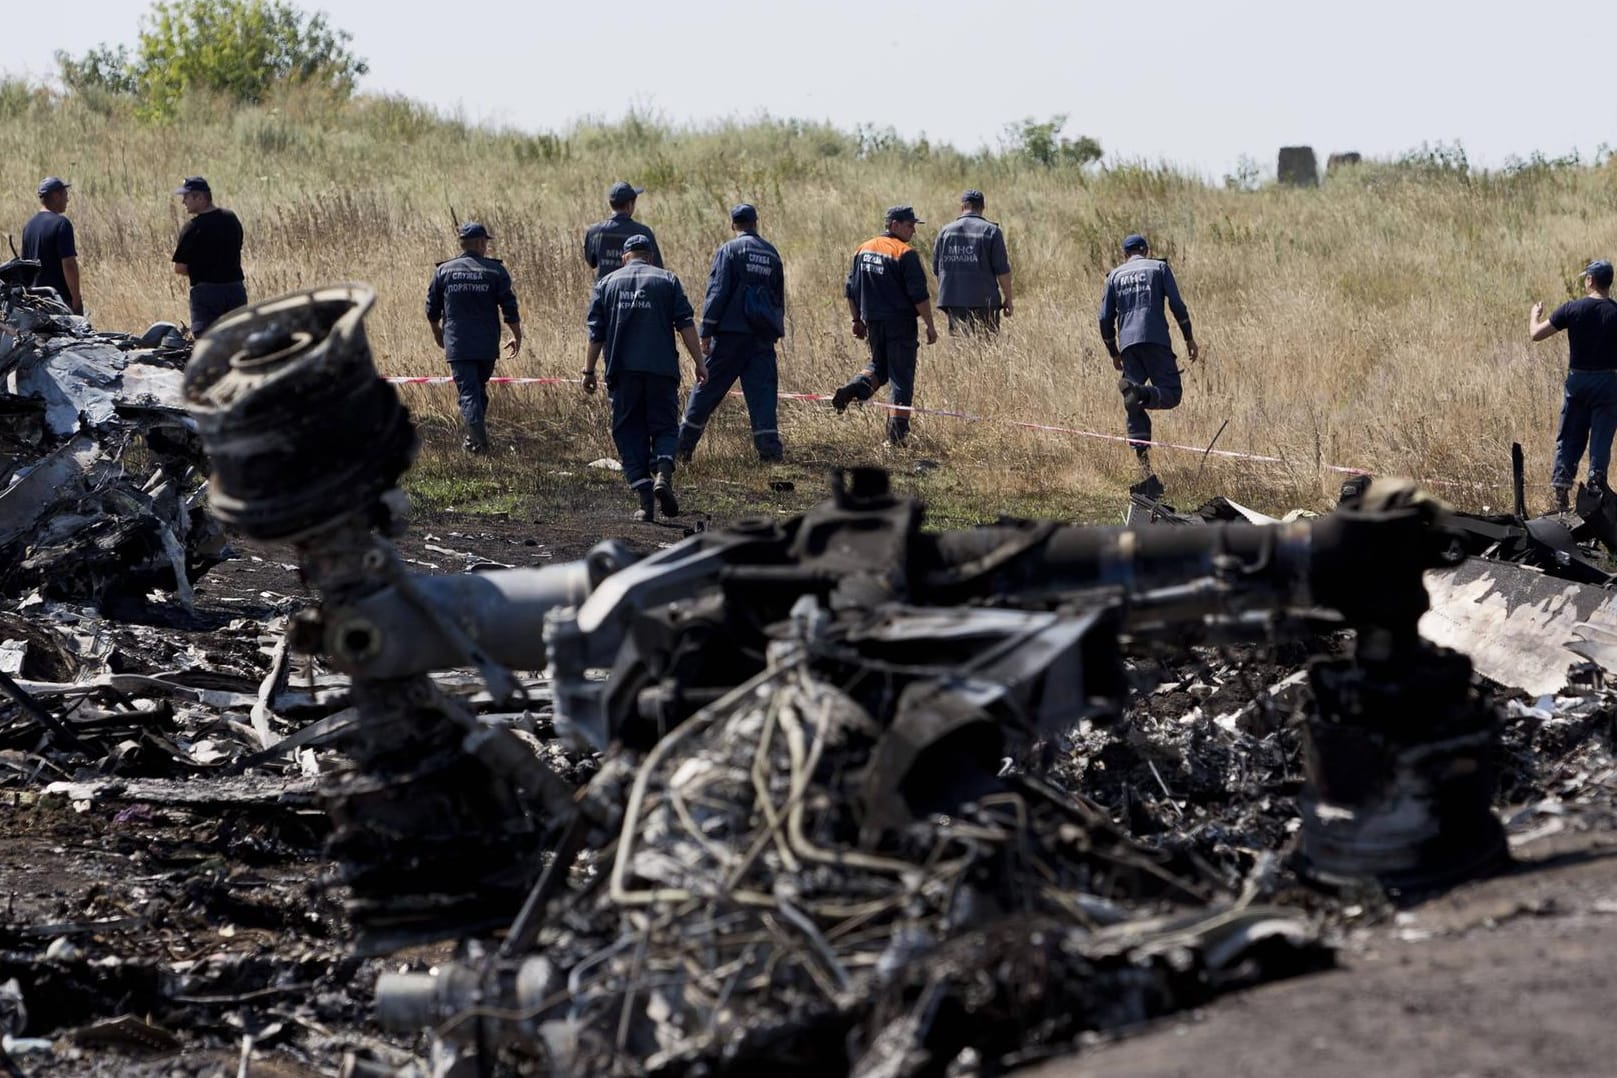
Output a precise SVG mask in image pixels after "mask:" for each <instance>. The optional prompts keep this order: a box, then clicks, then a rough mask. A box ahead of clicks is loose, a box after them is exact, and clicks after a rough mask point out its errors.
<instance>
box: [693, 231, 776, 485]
mask: <svg viewBox="0 0 1617 1078" xmlns="http://www.w3.org/2000/svg"><path fill="white" fill-rule="evenodd" d="M730 228H731V230H732V231H733V232H735V234H736V235H735V238H734V239H732V240H730V241H729V242H728V243H726V244H724V245H723V246H721V247H720V248H719V249H718V251H716V252H715V253H714V255H713V268H712V269H711V270H709V272H708V276H707V299H706V300H705V301H704V302H703V304H702V331H701V336H702V355H703V356H704V357H706V359H707V381H705V382H703V383H702V384H701V385H698V386H697V387H696V388H695V389H693V390H691V398H690V401H689V403H687V404H686V406H685V418H684V420H682V421H681V422H680V425H679V458H680V459H681V460H690V459H691V453H693V452H694V451H695V450H696V443H697V442H699V441H700V440H701V438H702V430H703V428H704V427H706V426H707V420H708V417H709V416H710V415H712V414H713V410H714V409H715V408H717V407H718V406H719V402H720V401H722V400H724V395H725V394H726V393H728V392H729V391H730V387H731V386H733V385H735V383H736V379H738V378H739V379H740V380H741V393H742V395H743V396H744V397H745V398H746V400H747V416H748V418H749V419H750V420H751V421H752V445H753V448H754V449H756V450H757V451H758V456H759V458H760V459H761V460H765V461H777V460H780V459H781V457H782V456H783V454H784V450H783V447H782V446H781V441H780V431H779V430H778V429H777V428H776V409H777V408H778V402H777V400H776V392H777V390H778V388H779V384H780V382H779V374H778V372H777V370H776V367H775V342H776V341H777V340H779V339H780V338H781V337H783V336H785V334H786V274H785V271H784V270H783V269H782V268H781V262H780V252H779V251H777V250H775V247H774V245H773V244H771V243H769V242H768V241H767V240H765V239H763V238H762V237H760V236H759V235H758V211H757V210H756V209H754V208H753V207H752V206H750V205H748V204H747V203H745V202H743V203H742V204H741V205H739V206H737V207H735V208H734V209H732V210H731V211H730Z"/></svg>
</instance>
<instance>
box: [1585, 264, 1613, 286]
mask: <svg viewBox="0 0 1617 1078" xmlns="http://www.w3.org/2000/svg"><path fill="white" fill-rule="evenodd" d="M1579 276H1582V277H1591V278H1593V279H1594V282H1595V284H1596V285H1598V286H1599V287H1601V288H1610V287H1611V278H1612V268H1611V263H1610V262H1607V261H1606V260H1605V259H1604V258H1597V259H1595V260H1594V261H1593V262H1591V263H1589V264H1588V265H1587V266H1585V267H1583V273H1581V274H1580V275H1579Z"/></svg>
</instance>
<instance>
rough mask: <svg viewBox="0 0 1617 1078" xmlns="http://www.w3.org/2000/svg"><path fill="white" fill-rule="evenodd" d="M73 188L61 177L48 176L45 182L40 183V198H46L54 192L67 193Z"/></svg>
mask: <svg viewBox="0 0 1617 1078" xmlns="http://www.w3.org/2000/svg"><path fill="white" fill-rule="evenodd" d="M72 186H73V185H72V184H70V183H68V182H67V181H66V180H64V179H62V177H60V176H46V177H45V178H44V179H43V180H40V181H39V197H40V198H44V197H45V196H46V195H48V194H50V193H51V192H52V191H66V190H67V189H68V188H69V187H72Z"/></svg>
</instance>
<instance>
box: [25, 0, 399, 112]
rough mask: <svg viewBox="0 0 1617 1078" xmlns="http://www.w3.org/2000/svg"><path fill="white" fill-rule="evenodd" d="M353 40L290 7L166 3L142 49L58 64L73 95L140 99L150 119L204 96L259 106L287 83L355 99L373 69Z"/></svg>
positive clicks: (146, 22)
mask: <svg viewBox="0 0 1617 1078" xmlns="http://www.w3.org/2000/svg"><path fill="white" fill-rule="evenodd" d="M350 40H351V35H350V34H348V33H347V31H344V30H334V29H332V27H331V26H330V24H329V23H327V22H326V17H325V16H324V15H322V14H318V13H316V14H313V15H310V14H306V13H304V12H302V11H300V10H298V9H297V8H296V7H294V6H292V5H291V4H290V3H287V2H286V0H158V2H157V3H155V4H153V5H152V8H151V10H150V11H149V12H148V13H147V14H146V15H145V16H144V17H143V18H142V19H141V27H140V41H139V45H138V47H137V48H136V49H135V50H134V51H133V52H131V51H130V49H129V48H128V47H127V46H123V45H120V46H117V47H116V48H114V47H112V46H109V45H101V46H99V47H97V48H94V49H91V50H90V51H89V52H88V53H86V54H85V55H84V56H83V57H80V58H78V59H75V58H73V57H71V56H69V55H67V54H66V53H60V52H59V53H57V54H56V61H57V68H58V70H59V72H60V74H61V78H62V83H63V85H65V86H66V87H67V88H68V90H69V91H71V92H76V93H87V92H98V93H113V94H122V95H126V96H130V97H134V98H136V99H138V101H139V103H140V111H141V113H142V114H143V115H145V116H148V117H156V118H169V117H172V116H173V115H174V112H175V109H176V107H177V105H178V103H179V102H180V100H181V99H183V98H184V97H185V96H186V95H187V94H191V93H195V92H196V91H199V90H201V91H207V92H211V93H215V94H218V95H220V96H223V97H226V98H228V99H230V100H233V101H237V102H244V103H249V104H257V103H259V102H261V101H263V100H264V99H265V98H266V97H267V96H268V95H269V94H270V93H271V91H272V90H274V89H275V88H276V87H279V86H285V85H287V84H300V85H301V84H308V85H316V86H322V87H326V88H328V89H330V90H332V91H333V92H335V93H336V94H338V95H340V96H342V97H347V96H349V95H350V94H352V93H353V90H354V87H355V84H356V83H357V82H358V80H359V78H360V77H361V76H362V75H364V74H365V72H366V71H368V70H369V67H368V65H367V64H366V63H365V61H364V60H362V59H360V58H359V57H358V56H356V55H354V53H353V52H352V51H351V50H350V49H349V48H348V42H349V41H350Z"/></svg>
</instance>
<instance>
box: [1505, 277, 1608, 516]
mask: <svg viewBox="0 0 1617 1078" xmlns="http://www.w3.org/2000/svg"><path fill="white" fill-rule="evenodd" d="M1611 281H1612V266H1611V263H1610V262H1607V261H1606V260H1605V259H1603V258H1597V259H1595V260H1594V261H1593V262H1591V263H1589V265H1587V266H1586V267H1584V270H1583V288H1584V291H1585V292H1586V293H1587V294H1586V295H1585V296H1584V297H1583V298H1582V299H1575V300H1570V301H1569V302H1566V303H1563V304H1561V305H1560V306H1559V307H1557V308H1556V309H1555V310H1554V311H1553V312H1551V314H1550V316H1549V318H1545V317H1544V304H1542V303H1535V304H1533V309H1532V311H1531V312H1530V313H1529V315H1528V321H1527V331H1528V333H1529V334H1530V335H1531V336H1532V338H1533V340H1535V341H1542V340H1544V339H1546V338H1548V337H1552V336H1554V335H1555V334H1556V333H1559V332H1560V331H1561V330H1563V329H1564V330H1566V331H1567V352H1568V361H1567V375H1566V389H1565V392H1564V394H1563V395H1562V397H1561V429H1560V431H1559V432H1557V433H1556V436H1555V467H1554V469H1553V470H1552V471H1551V473H1550V485H1551V486H1552V487H1554V488H1555V511H1556V512H1558V513H1565V512H1566V511H1567V510H1568V508H1569V505H1568V497H1567V492H1568V491H1570V490H1571V489H1572V484H1573V483H1574V482H1576V480H1577V475H1578V460H1579V458H1581V457H1582V456H1583V447H1584V445H1585V444H1586V443H1587V444H1588V446H1589V485H1590V486H1591V487H1596V488H1605V486H1606V468H1607V466H1608V465H1609V464H1610V463H1611V439H1612V435H1613V434H1617V302H1614V301H1613V300H1612V298H1611Z"/></svg>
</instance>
